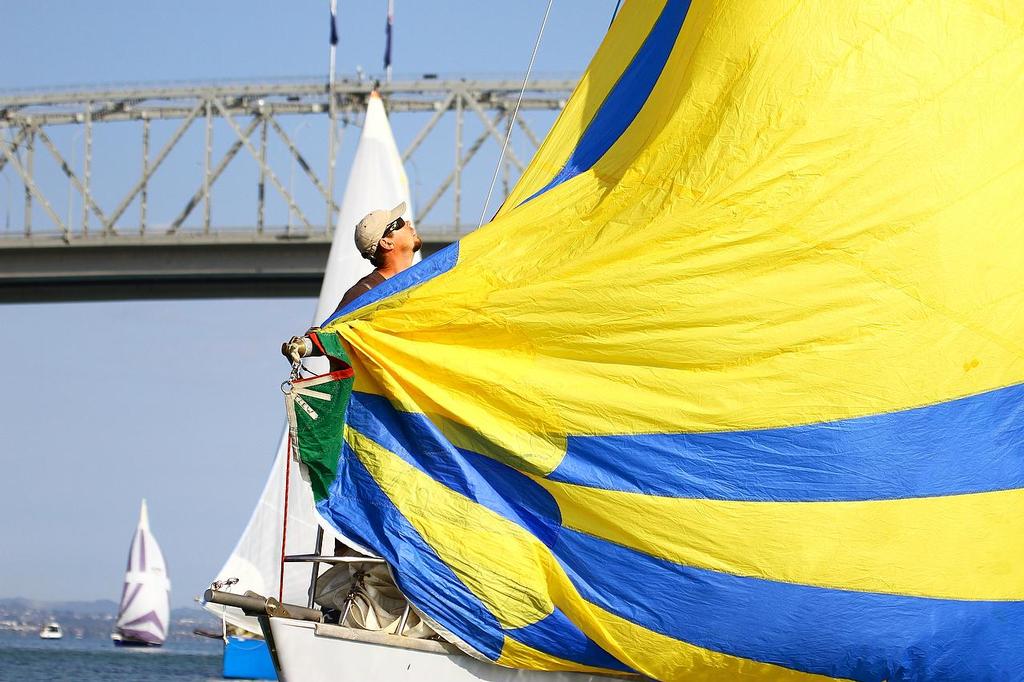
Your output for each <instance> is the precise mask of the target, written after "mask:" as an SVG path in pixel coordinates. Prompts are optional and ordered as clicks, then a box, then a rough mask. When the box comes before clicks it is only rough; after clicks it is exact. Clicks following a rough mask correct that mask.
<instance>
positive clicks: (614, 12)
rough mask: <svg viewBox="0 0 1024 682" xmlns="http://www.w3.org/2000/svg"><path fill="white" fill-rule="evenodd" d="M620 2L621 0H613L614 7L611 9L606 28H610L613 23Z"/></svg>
mask: <svg viewBox="0 0 1024 682" xmlns="http://www.w3.org/2000/svg"><path fill="white" fill-rule="evenodd" d="M621 4H622V0H616V2H615V9H613V10H612V20H611V21H609V22H608V28H611V27H612V24H614V23H615V17H616V15H617V14H618V13H619V5H621Z"/></svg>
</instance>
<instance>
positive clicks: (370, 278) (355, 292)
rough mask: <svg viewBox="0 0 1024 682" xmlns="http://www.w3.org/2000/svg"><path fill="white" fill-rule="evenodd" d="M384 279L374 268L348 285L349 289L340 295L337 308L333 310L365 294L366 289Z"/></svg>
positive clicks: (339, 308)
mask: <svg viewBox="0 0 1024 682" xmlns="http://www.w3.org/2000/svg"><path fill="white" fill-rule="evenodd" d="M384 281H385V277H384V275H382V274H380V273H379V272H377V271H376V270H374V271H373V272H371V273H370V274H368V275H367V276H366V277H363V278H362V279H360V280H359V281H358V282H356V283H355V284H353V285H352V286H351V287H349V290H348V291H346V292H345V295H344V296H342V297H341V302H340V303H338V308H337V310H335V312H337V311H338V310H341V309H342V308H344V307H345V306H347V305H348V304H349V303H351V302H352V301H354V300H356V299H357V298H359V297H360V296H362V295H363V294H365V293H366V292H367V291H369V290H370V289H372V288H374V287H375V286H377V285H378V284H381V283H383V282H384Z"/></svg>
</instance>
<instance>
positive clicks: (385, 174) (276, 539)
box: [205, 93, 418, 633]
mask: <svg viewBox="0 0 1024 682" xmlns="http://www.w3.org/2000/svg"><path fill="white" fill-rule="evenodd" d="M403 201H404V202H406V206H408V207H409V208H408V213H407V214H406V218H411V217H412V201H411V200H410V198H409V181H408V179H407V177H406V174H405V169H404V168H403V167H402V157H401V155H400V154H399V152H398V146H397V145H396V144H395V138H394V135H393V134H392V132H391V125H390V124H389V123H388V118H387V114H386V113H385V111H384V104H383V102H382V101H381V99H380V97H379V96H378V95H377V94H376V93H373V94H372V95H371V96H370V98H369V102H368V103H367V108H366V118H365V121H364V124H363V130H362V134H361V135H360V138H359V145H358V147H357V148H356V154H355V157H354V159H353V161H352V167H351V170H350V171H349V178H348V183H347V184H346V186H345V193H344V195H343V198H342V202H341V206H340V213H339V216H338V224H337V229H336V230H335V235H334V241H333V242H332V244H331V251H330V255H329V256H328V259H327V268H326V271H325V273H324V281H323V285H322V287H321V289H320V298H319V300H318V301H317V307H316V312H315V314H314V315H313V320H312V323H313V324H314V325H315V324H319V323H320V322H322V321H323V320H325V319H326V318H327V317H328V316H329V315H330V314H331V313H332V312H334V310H335V308H336V307H337V305H338V301H340V300H341V297H342V295H344V293H345V291H346V290H347V289H348V288H349V287H350V286H352V285H353V284H354V283H355V282H356V280H358V279H359V278H360V277H362V276H364V275H366V274H369V272H370V270H371V269H372V266H371V265H370V263H369V261H367V260H365V259H363V257H362V256H360V255H359V252H358V251H357V250H356V247H355V242H354V239H353V228H354V227H355V225H356V223H357V222H359V220H360V219H361V218H362V217H363V216H364V215H366V214H367V213H369V212H370V211H372V210H374V209H378V208H391V207H393V206H396V205H398V204H399V203H401V202H403ZM417 258H418V254H417ZM306 367H307V368H308V369H310V370H311V371H314V372H316V373H318V374H319V373H323V372H326V371H327V363H326V360H325V359H324V358H312V359H310V360H307V361H306ZM283 370H284V365H283V364H282V372H283ZM287 436H288V430H287V427H285V429H284V431H283V433H282V435H281V439H280V441H279V444H278V447H277V455H276V456H275V457H274V463H273V465H272V467H271V470H270V476H269V477H268V478H267V482H266V484H265V485H264V486H263V493H262V494H261V495H260V498H259V502H257V504H256V508H255V509H254V510H253V513H252V516H251V517H250V518H249V523H248V525H246V527H245V531H244V532H243V533H242V536H241V538H239V540H238V544H237V545H236V546H235V549H234V551H232V553H231V555H230V556H229V557H228V560H227V561H226V562H225V563H224V566H223V568H221V569H220V571H219V572H218V573H217V577H216V579H215V582H219V583H221V587H220V589H225V590H229V591H231V592H236V593H239V594H241V593H244V592H246V591H247V590H252V591H254V592H258V593H259V594H262V595H265V596H273V597H277V595H278V588H279V581H280V577H281V532H282V514H283V510H284V480H285V465H286V462H287V457H288V455H287V453H288V441H287ZM318 519H319V517H318V516H317V514H316V510H315V508H314V506H313V497H312V491H311V489H310V486H309V483H308V482H306V481H304V480H302V476H301V475H300V472H299V467H298V465H297V464H296V463H295V462H294V461H293V462H292V467H291V476H290V478H289V491H288V531H287V537H286V543H287V546H286V553H288V554H304V553H310V552H312V551H313V549H314V542H315V537H316V529H317V525H318ZM325 538H326V540H325V543H324V549H325V551H327V550H330V549H332V548H333V539H334V536H333V535H332V534H331V531H330V530H326V531H325ZM310 571H311V568H310V565H309V564H290V565H289V566H287V567H286V568H285V573H284V591H283V598H282V601H285V602H290V603H293V604H305V603H306V600H307V598H308V590H309V583H310ZM229 583H230V584H229ZM205 606H206V608H207V610H209V611H211V612H213V613H215V614H217V615H218V616H221V615H223V617H224V618H225V619H226V620H227V621H228V622H229V623H231V624H232V625H235V626H237V627H240V628H242V629H244V630H248V631H249V632H253V633H259V632H260V627H259V623H258V622H257V621H256V619H255V618H250V617H248V616H246V615H244V614H243V613H242V612H241V611H240V610H238V609H235V608H232V607H225V606H221V605H219V604H209V603H208V604H206V605H205Z"/></svg>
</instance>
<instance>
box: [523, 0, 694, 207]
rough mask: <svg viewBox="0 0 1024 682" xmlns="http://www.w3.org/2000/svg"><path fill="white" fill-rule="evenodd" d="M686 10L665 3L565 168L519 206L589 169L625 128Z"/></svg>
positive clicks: (672, 1)
mask: <svg viewBox="0 0 1024 682" xmlns="http://www.w3.org/2000/svg"><path fill="white" fill-rule="evenodd" d="M689 9H690V0H668V1H667V2H666V3H665V7H664V9H662V11H661V14H660V15H659V16H658V19H657V21H655V22H654V26H653V27H652V28H651V32H650V33H648V34H647V38H645V39H644V42H643V44H642V45H641V46H640V49H639V50H637V53H636V54H635V55H634V56H633V59H632V61H631V62H630V63H629V66H627V67H626V69H625V71H623V72H622V76H620V77H619V80H618V82H617V83H616V84H615V85H614V86H613V87H612V89H611V91H610V92H609V93H608V95H607V96H606V97H605V100H604V102H602V103H601V106H600V108H599V109H598V111H597V113H596V114H595V115H594V118H593V119H592V120H591V121H590V125H588V126H587V129H586V130H585V131H584V132H583V135H581V136H580V139H579V141H577V143H576V147H575V148H574V149H573V150H572V153H571V154H570V155H569V159H568V160H567V161H566V162H565V165H564V166H562V169H561V170H560V171H558V173H557V174H556V175H555V177H554V178H552V179H551V182H549V183H548V184H547V185H545V186H544V187H542V188H541V189H539V190H537V191H536V192H534V193H533V194H532V195H531V196H529V197H528V198H526V199H524V200H523V202H522V203H523V204H525V203H526V202H527V201H530V200H531V199H533V198H535V197H537V196H540V195H541V194H543V193H544V192H547V191H548V190H549V189H551V188H552V187H556V186H558V185H560V184H562V183H563V182H565V181H566V180H570V179H572V178H574V177H576V176H577V175H579V174H580V173H583V172H586V171H587V170H589V169H590V168H591V167H592V166H593V165H594V164H595V163H597V161H598V159H600V158H601V157H602V156H604V154H605V152H607V151H608V150H609V149H611V147H612V145H613V144H615V142H616V140H618V139H619V137H620V136H621V135H622V133H624V132H625V131H626V129H627V128H629V126H630V124H631V123H633V120H634V119H635V118H636V117H637V114H639V113H640V110H641V109H642V108H643V106H644V104H646V103H647V98H648V97H650V95H651V92H652V91H653V90H654V86H655V84H656V83H657V82H658V78H659V77H660V76H661V72H662V71H663V70H664V68H665V64H666V62H668V58H669V55H670V54H672V48H673V47H675V44H676V38H677V37H678V35H679V29H680V28H681V27H682V25H683V21H684V20H685V19H686V14H687V12H688V11H689ZM520 205H522V204H520Z"/></svg>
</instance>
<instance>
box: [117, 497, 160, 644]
mask: <svg viewBox="0 0 1024 682" xmlns="http://www.w3.org/2000/svg"><path fill="white" fill-rule="evenodd" d="M170 592H171V583H170V581H169V580H168V578H167V567H166V565H165V564H164V555H163V552H161V551H160V545H158V544H157V543H156V538H154V537H153V534H152V533H151V532H150V530H149V512H148V511H147V509H146V501H145V500H143V501H142V509H141V510H140V511H139V526H138V528H136V529H135V535H134V537H133V538H132V546H131V549H130V550H129V551H128V568H127V570H126V572H125V576H124V590H123V591H122V592H121V606H120V608H119V609H118V614H117V624H116V626H115V628H114V638H115V640H117V641H119V642H121V643H126V644H127V643H133V644H149V645H153V646H159V645H160V644H163V643H164V640H165V639H167V626H168V625H169V621H170V605H169V598H170Z"/></svg>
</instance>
